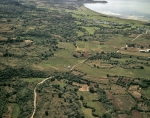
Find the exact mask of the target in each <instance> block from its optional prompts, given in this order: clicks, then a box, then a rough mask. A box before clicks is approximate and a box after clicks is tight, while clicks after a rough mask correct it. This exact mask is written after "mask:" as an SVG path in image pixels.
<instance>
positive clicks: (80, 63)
mask: <svg viewBox="0 0 150 118" xmlns="http://www.w3.org/2000/svg"><path fill="white" fill-rule="evenodd" d="M87 60H88V59H85V60H83V61H81V62H80V63H78V64H76V65H74V66H72V68H71V70H73V69H74V68H75V67H76V66H78V65H79V64H82V63H84V62H86V61H87Z"/></svg>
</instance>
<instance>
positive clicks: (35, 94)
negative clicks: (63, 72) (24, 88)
mask: <svg viewBox="0 0 150 118" xmlns="http://www.w3.org/2000/svg"><path fill="white" fill-rule="evenodd" d="M87 60H88V59H85V60H83V61H81V62H80V63H78V64H76V65H74V66H73V67H72V68H71V70H73V69H74V68H75V67H76V66H78V65H79V64H82V63H84V62H85V61H87ZM51 78H52V77H49V78H46V79H44V80H42V81H41V82H39V83H38V84H37V85H36V86H35V88H34V101H33V103H34V110H33V112H32V115H31V117H30V118H33V117H34V114H35V112H36V96H37V93H36V88H37V87H38V85H40V84H43V83H44V82H45V81H46V80H48V79H51Z"/></svg>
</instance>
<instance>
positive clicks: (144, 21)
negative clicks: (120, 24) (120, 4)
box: [83, 3, 150, 23]
mask: <svg viewBox="0 0 150 118" xmlns="http://www.w3.org/2000/svg"><path fill="white" fill-rule="evenodd" d="M85 4H87V3H85ZM85 4H83V7H84V8H86V9H88V10H90V11H92V12H95V13H98V14H99V15H103V16H106V17H108V18H109V17H110V18H111V17H113V18H118V19H122V20H132V21H138V22H141V23H150V21H147V20H140V19H133V18H123V17H119V16H115V15H108V14H104V13H100V12H97V11H94V10H92V9H90V8H88V7H86V6H85Z"/></svg>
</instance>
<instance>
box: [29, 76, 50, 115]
mask: <svg viewBox="0 0 150 118" xmlns="http://www.w3.org/2000/svg"><path fill="white" fill-rule="evenodd" d="M51 78H52V77H49V78H46V79H44V80H42V81H41V82H39V83H38V84H37V85H36V87H35V88H34V101H33V103H34V110H33V113H32V115H31V117H30V118H33V117H34V114H35V112H36V96H37V93H36V88H37V86H38V85H40V84H43V83H44V82H45V81H46V80H48V79H51Z"/></svg>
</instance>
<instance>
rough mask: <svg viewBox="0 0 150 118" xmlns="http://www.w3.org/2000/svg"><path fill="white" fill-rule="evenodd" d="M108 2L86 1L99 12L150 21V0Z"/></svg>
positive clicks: (116, 0)
mask: <svg viewBox="0 0 150 118" xmlns="http://www.w3.org/2000/svg"><path fill="white" fill-rule="evenodd" d="M107 1H108V3H105V4H104V3H86V4H84V6H85V7H87V8H89V9H91V10H93V11H96V12H98V13H102V14H106V15H111V16H117V17H120V18H126V19H135V20H142V21H148V22H150V0H107Z"/></svg>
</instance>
